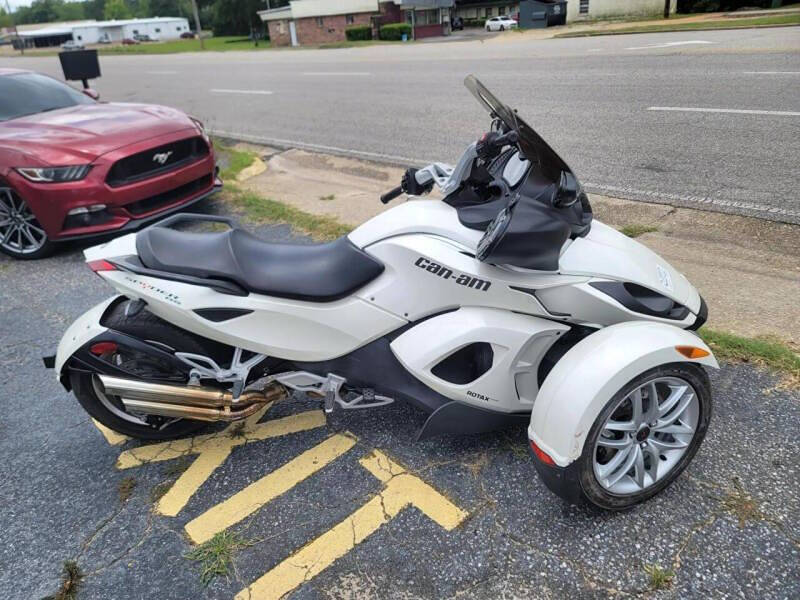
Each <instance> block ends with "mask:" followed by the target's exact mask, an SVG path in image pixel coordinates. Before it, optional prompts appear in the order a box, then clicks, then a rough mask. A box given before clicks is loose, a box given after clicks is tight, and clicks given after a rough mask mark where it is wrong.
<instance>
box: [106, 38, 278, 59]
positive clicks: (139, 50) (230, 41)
mask: <svg viewBox="0 0 800 600" xmlns="http://www.w3.org/2000/svg"><path fill="white" fill-rule="evenodd" d="M203 46H204V50H201V49H200V40H198V39H191V40H170V41H168V42H144V43H142V44H135V45H130V46H122V45H119V46H108V47H105V48H99V49H98V53H99V54H101V55H102V54H177V53H180V52H203V51H205V52H229V51H231V50H269V49H270V47H271V46H270V43H269V42H268V41H264V40H259V42H258V46H256V45H255V43H254V42H253V41H251V40H249V39H247V38H242V36H240V35H235V36H220V37H211V38H204V39H203Z"/></svg>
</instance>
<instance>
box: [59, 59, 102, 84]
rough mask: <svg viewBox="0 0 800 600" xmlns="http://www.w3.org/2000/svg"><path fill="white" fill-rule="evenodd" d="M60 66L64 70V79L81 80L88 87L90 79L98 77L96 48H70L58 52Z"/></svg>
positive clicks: (98, 64) (98, 68)
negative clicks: (66, 50)
mask: <svg viewBox="0 0 800 600" xmlns="http://www.w3.org/2000/svg"><path fill="white" fill-rule="evenodd" d="M58 58H59V59H60V60H61V68H62V69H63V70H64V79H66V80H67V81H82V82H83V87H84V88H88V87H89V80H90V79H97V78H98V77H100V61H99V60H98V59H97V50H70V51H68V52H59V54H58Z"/></svg>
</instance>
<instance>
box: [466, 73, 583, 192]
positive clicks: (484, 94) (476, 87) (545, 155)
mask: <svg viewBox="0 0 800 600" xmlns="http://www.w3.org/2000/svg"><path fill="white" fill-rule="evenodd" d="M464 85H465V86H466V87H467V89H468V90H469V91H470V92H472V95H473V96H475V98H477V99H478V102H480V103H481V104H482V105H483V106H484V107H485V108H486V109H487V110H488V111H489V114H491V115H492V117H493V118H498V119H500V120H501V121H502V122H503V124H504V125H505V126H506V127H507V128H508V129H513V130H514V131H516V132H517V134H518V135H519V148H520V151H521V152H522V154H523V155H524V156H525V158H527V159H528V160H530V161H531V163H532V164H534V165H538V167H539V168H538V171H539V172H540V173H541V174H542V175H544V176H545V177H546V178H547V179H549V180H550V181H553V182H558V181H559V180H560V179H561V172H562V171H567V172H568V173H572V169H570V168H569V166H568V165H567V163H565V162H564V160H563V159H562V158H561V157H560V156H559V155H558V154H556V152H555V150H553V149H552V148H551V147H550V146H549V145H548V144H547V142H545V141H544V140H543V139H542V137H541V136H540V135H539V134H538V133H536V132H535V131H534V130H533V127H531V126H530V125H528V124H527V123H526V122H525V121H523V120H522V118H521V117H520V116H519V115H518V114H517V111H515V110H512V109H511V108H509V107H508V106H506V105H505V104H503V103H502V102H500V100H498V99H497V97H496V96H495V95H494V94H492V93H491V92H490V91H489V90H488V89H487V88H486V86H485V85H483V84H482V83H481V82H480V81H478V78H477V77H475V76H474V75H468V76H467V78H466V79H464Z"/></svg>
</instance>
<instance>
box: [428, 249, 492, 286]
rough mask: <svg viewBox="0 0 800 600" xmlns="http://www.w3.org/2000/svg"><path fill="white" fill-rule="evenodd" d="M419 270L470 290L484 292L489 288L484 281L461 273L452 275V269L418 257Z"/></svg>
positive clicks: (489, 284) (489, 283) (488, 282)
mask: <svg viewBox="0 0 800 600" xmlns="http://www.w3.org/2000/svg"><path fill="white" fill-rule="evenodd" d="M414 264H415V265H417V266H418V267H419V268H420V269H425V270H426V271H428V272H429V273H433V274H434V275H438V276H439V277H441V278H442V279H449V280H451V281H455V282H456V283H457V284H458V285H463V286H466V287H468V288H472V289H475V290H481V291H482V292H485V291H487V290H488V289H489V287H491V285H492V284H491V282H490V281H486V280H484V279H478V278H477V277H473V276H472V275H468V274H466V273H461V274H459V275H456V274H455V273H453V271H452V269H448V268H447V267H443V266H442V265H439V264H436V263H435V262H433V261H431V260H428V259H427V258H424V257H422V256H420V257H419V258H418V259H417V260H416V261H415V262H414Z"/></svg>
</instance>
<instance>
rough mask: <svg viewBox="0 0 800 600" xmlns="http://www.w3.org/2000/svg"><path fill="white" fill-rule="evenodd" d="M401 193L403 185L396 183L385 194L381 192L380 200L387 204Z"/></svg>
mask: <svg viewBox="0 0 800 600" xmlns="http://www.w3.org/2000/svg"><path fill="white" fill-rule="evenodd" d="M402 193H403V186H402V185H398V186H397V187H396V188H394V189H391V190H389V191H388V192H386V193H385V194H383V195H382V196H381V202H383V203H384V204H389V202H391V201H392V200H394V199H395V198H397V197H398V196H399V195H400V194H402Z"/></svg>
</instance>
